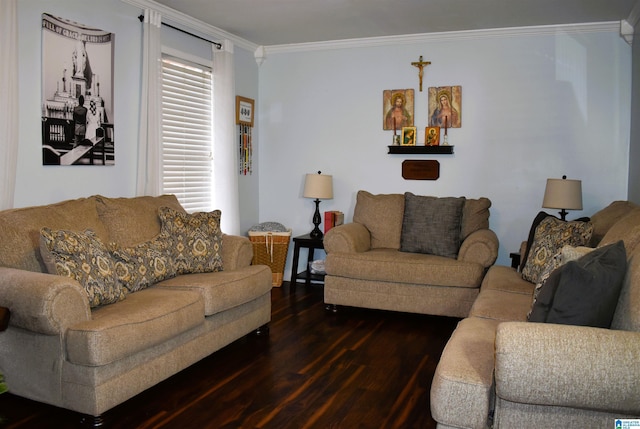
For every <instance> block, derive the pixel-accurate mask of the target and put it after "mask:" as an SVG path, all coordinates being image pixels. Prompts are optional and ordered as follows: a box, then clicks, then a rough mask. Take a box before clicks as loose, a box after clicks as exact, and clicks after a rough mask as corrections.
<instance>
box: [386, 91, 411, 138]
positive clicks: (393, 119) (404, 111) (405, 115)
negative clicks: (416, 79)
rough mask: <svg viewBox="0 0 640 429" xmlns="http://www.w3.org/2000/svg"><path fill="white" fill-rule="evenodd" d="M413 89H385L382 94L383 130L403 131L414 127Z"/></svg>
mask: <svg viewBox="0 0 640 429" xmlns="http://www.w3.org/2000/svg"><path fill="white" fill-rule="evenodd" d="M413 112H414V91H413V89H385V90H384V91H383V92H382V129H383V130H394V131H397V130H401V129H402V128H404V127H412V126H413Z"/></svg>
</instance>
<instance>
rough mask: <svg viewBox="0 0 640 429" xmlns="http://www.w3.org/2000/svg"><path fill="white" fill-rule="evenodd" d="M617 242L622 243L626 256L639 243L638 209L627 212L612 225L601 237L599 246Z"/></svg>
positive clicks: (639, 219) (639, 212)
mask: <svg viewBox="0 0 640 429" xmlns="http://www.w3.org/2000/svg"><path fill="white" fill-rule="evenodd" d="M619 240H622V241H624V247H625V249H626V251H627V255H630V254H632V253H633V251H634V250H635V248H636V247H637V246H638V243H640V208H636V209H634V210H631V211H629V213H627V214H626V215H625V216H623V217H621V218H620V219H619V220H618V221H617V222H616V223H614V224H613V225H612V226H611V227H610V228H609V229H608V230H607V233H606V234H605V235H604V236H603V237H602V240H601V241H600V246H604V245H606V244H612V243H615V242H617V241H619Z"/></svg>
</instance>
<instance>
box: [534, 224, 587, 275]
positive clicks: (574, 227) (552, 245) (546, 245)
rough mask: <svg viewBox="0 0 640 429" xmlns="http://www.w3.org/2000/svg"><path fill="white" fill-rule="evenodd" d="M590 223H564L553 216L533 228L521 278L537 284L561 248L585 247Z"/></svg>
mask: <svg viewBox="0 0 640 429" xmlns="http://www.w3.org/2000/svg"><path fill="white" fill-rule="evenodd" d="M592 231H593V226H592V225H591V222H583V221H571V222H565V221H562V220H560V219H557V218H555V217H553V216H547V217H545V218H544V219H542V221H540V223H539V224H538V226H537V227H536V228H535V233H534V236H533V242H532V244H531V250H530V251H529V254H528V255H527V260H526V262H525V265H524V268H523V269H522V278H524V279H525V280H528V281H530V282H532V283H539V282H540V280H541V276H542V274H543V272H544V270H545V269H546V266H547V264H548V263H549V262H550V261H551V258H553V256H554V255H555V254H556V253H558V251H559V250H560V249H562V247H563V246H566V245H569V246H585V245H587V244H588V243H589V240H590V239H591V233H592Z"/></svg>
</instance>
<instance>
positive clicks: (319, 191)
mask: <svg viewBox="0 0 640 429" xmlns="http://www.w3.org/2000/svg"><path fill="white" fill-rule="evenodd" d="M303 196H304V197H305V198H317V199H323V200H330V199H332V198H333V176H329V175H327V174H320V172H318V174H307V177H306V179H305V181H304V193H303Z"/></svg>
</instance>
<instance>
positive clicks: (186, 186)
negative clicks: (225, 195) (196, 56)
mask: <svg viewBox="0 0 640 429" xmlns="http://www.w3.org/2000/svg"><path fill="white" fill-rule="evenodd" d="M212 112H213V93H212V74H211V69H210V68H208V67H206V66H201V65H198V64H195V63H191V62H189V61H185V60H182V59H178V58H175V57H172V56H168V55H163V57H162V187H163V192H164V193H167V194H175V195H176V197H177V198H178V200H179V201H180V203H181V204H182V206H183V207H184V208H185V210H187V211H188V212H196V211H210V210H212V207H211V205H212V203H211V199H212V189H213V182H212V181H213V156H212V154H213V129H212V128H213V127H212V124H213V121H212Z"/></svg>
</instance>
